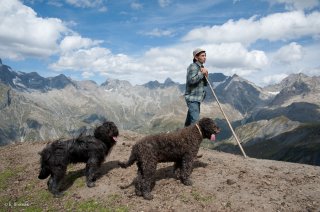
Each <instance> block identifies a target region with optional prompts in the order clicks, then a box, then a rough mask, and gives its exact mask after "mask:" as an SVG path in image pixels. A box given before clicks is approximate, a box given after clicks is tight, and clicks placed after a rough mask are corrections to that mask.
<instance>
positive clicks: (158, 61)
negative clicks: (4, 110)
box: [51, 43, 268, 84]
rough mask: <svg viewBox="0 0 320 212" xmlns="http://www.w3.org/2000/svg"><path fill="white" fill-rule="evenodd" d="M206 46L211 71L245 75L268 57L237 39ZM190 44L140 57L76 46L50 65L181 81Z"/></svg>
mask: <svg viewBox="0 0 320 212" xmlns="http://www.w3.org/2000/svg"><path fill="white" fill-rule="evenodd" d="M202 47H203V48H205V49H206V50H207V63H206V64H205V65H206V67H208V68H209V70H211V72H212V73H213V72H217V70H219V71H221V70H223V71H224V73H229V74H233V73H237V74H238V75H240V76H246V75H249V74H251V73H253V72H256V71H259V70H260V69H261V68H263V67H265V66H266V65H267V64H268V58H267V57H266V55H265V53H264V52H262V51H257V50H252V51H248V50H247V49H245V48H244V47H243V46H242V45H241V44H240V43H232V44H221V45H214V44H212V45H205V46H202ZM193 48H194V45H193V44H190V43H183V44H179V45H176V46H170V47H164V48H160V47H158V48H151V49H149V50H148V51H147V52H145V54H144V55H142V56H141V57H136V58H133V57H130V56H127V55H124V54H116V55H115V54H112V53H111V51H110V50H108V49H106V48H101V47H93V48H88V49H76V50H74V51H70V52H68V53H66V54H64V55H63V56H61V57H60V59H59V60H58V62H56V63H54V64H52V65H51V68H53V69H55V70H65V69H69V70H74V71H80V72H83V73H86V74H85V76H88V75H87V72H90V73H97V74H100V75H103V76H108V77H111V78H117V79H126V80H129V81H130V82H131V83H133V84H142V83H145V82H147V81H150V80H154V79H158V80H159V81H164V80H165V79H166V78H168V77H170V78H172V79H173V80H175V81H178V82H181V83H184V81H185V75H186V69H187V67H188V65H189V64H190V63H192V51H193Z"/></svg>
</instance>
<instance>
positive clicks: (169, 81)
mask: <svg viewBox="0 0 320 212" xmlns="http://www.w3.org/2000/svg"><path fill="white" fill-rule="evenodd" d="M172 82H173V81H172V79H171V78H170V77H168V78H167V79H166V80H165V81H164V83H172Z"/></svg>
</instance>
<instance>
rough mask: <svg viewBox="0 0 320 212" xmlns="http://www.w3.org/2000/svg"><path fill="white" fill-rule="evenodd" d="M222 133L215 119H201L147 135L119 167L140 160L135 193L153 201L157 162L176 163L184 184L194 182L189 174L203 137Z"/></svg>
mask: <svg viewBox="0 0 320 212" xmlns="http://www.w3.org/2000/svg"><path fill="white" fill-rule="evenodd" d="M219 132H220V128H219V127H218V126H216V124H215V123H214V122H213V120H212V119H210V118H202V119H201V120H200V121H199V122H198V123H197V124H195V125H191V126H189V127H186V128H183V129H180V130H178V131H176V132H171V133H163V134H156V135H150V136H146V137H144V138H142V139H141V140H140V141H139V142H138V143H136V144H135V145H134V146H133V147H132V151H131V155H130V157H129V160H128V161H127V162H125V163H124V162H119V166H120V167H122V168H127V167H129V166H131V165H132V164H133V163H135V162H137V166H138V177H137V178H136V181H135V192H136V195H138V196H143V197H144V198H145V199H147V200H151V199H153V196H152V194H151V190H152V188H153V187H154V185H155V179H154V175H155V172H156V169H157V163H160V162H175V163H174V171H175V173H176V174H177V177H178V178H179V179H180V180H181V182H182V183H183V184H185V185H192V181H191V180H190V179H189V177H190V175H191V172H192V168H193V162H194V160H195V158H196V157H197V153H198V150H199V147H200V143H201V141H202V140H203V139H204V138H208V139H211V140H214V139H215V134H217V133H219Z"/></svg>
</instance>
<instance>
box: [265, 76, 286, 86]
mask: <svg viewBox="0 0 320 212" xmlns="http://www.w3.org/2000/svg"><path fill="white" fill-rule="evenodd" d="M287 76H288V75H287V74H272V75H269V76H265V77H263V79H262V81H263V83H265V84H276V83H279V82H280V81H281V80H283V79H284V78H286V77H287Z"/></svg>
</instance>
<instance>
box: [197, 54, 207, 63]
mask: <svg viewBox="0 0 320 212" xmlns="http://www.w3.org/2000/svg"><path fill="white" fill-rule="evenodd" d="M195 58H196V60H198V61H199V62H200V63H205V62H206V53H205V52H202V53H200V54H199V55H198V56H196V57H195Z"/></svg>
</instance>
